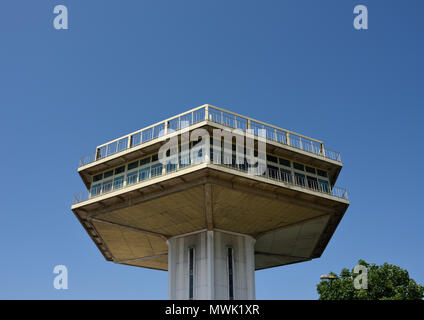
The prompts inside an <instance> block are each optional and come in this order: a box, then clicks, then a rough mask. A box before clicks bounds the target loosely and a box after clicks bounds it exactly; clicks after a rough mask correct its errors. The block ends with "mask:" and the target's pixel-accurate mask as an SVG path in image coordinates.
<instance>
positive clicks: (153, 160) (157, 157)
mask: <svg viewBox="0 0 424 320" xmlns="http://www.w3.org/2000/svg"><path fill="white" fill-rule="evenodd" d="M158 160H159V156H158V154H154V155H153V156H152V162H155V161H158Z"/></svg>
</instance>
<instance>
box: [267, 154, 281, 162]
mask: <svg viewBox="0 0 424 320" xmlns="http://www.w3.org/2000/svg"><path fill="white" fill-rule="evenodd" d="M266 160H267V161H270V162H274V163H278V158H277V157H274V156H271V155H269V154H268V155H267V156H266Z"/></svg>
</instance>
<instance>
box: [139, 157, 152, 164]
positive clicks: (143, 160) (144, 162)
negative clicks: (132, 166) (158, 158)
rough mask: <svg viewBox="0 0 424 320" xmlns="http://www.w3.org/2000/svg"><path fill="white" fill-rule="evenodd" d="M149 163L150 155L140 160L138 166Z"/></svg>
mask: <svg viewBox="0 0 424 320" xmlns="http://www.w3.org/2000/svg"><path fill="white" fill-rule="evenodd" d="M148 163H150V157H147V158H144V159H141V160H140V166H143V165H145V164H148Z"/></svg>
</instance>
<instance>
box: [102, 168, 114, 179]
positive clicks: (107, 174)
mask: <svg viewBox="0 0 424 320" xmlns="http://www.w3.org/2000/svg"><path fill="white" fill-rule="evenodd" d="M111 176H113V170H110V171H108V172H105V173H104V178H105V179H106V178H109V177H111Z"/></svg>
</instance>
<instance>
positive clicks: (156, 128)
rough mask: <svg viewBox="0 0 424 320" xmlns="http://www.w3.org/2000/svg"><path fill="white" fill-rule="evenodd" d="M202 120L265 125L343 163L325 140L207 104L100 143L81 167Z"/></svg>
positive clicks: (279, 139)
mask: <svg viewBox="0 0 424 320" xmlns="http://www.w3.org/2000/svg"><path fill="white" fill-rule="evenodd" d="M201 122H205V123H206V124H207V123H208V122H211V123H216V124H220V125H222V126H224V127H227V128H229V129H239V130H242V131H244V132H246V130H251V131H253V133H254V134H255V135H257V136H258V135H259V133H260V132H259V130H260V129H263V130H264V132H265V134H263V135H261V136H262V137H263V138H266V139H267V140H270V141H273V142H276V143H279V144H281V145H284V146H289V147H293V148H295V149H299V150H302V151H305V152H308V153H311V154H314V155H315V156H318V157H322V158H324V159H329V160H332V161H336V162H338V163H341V157H340V153H339V152H336V151H332V150H329V149H327V148H324V144H323V143H322V142H321V141H319V140H316V139H312V138H309V137H306V136H303V135H301V134H298V133H294V132H291V131H288V130H285V129H282V128H278V127H276V126H273V125H269V124H266V123H264V122H260V121H257V120H254V119H251V118H248V117H245V116H241V115H238V114H236V113H233V112H230V111H227V110H224V109H221V108H218V107H214V106H210V105H203V106H200V107H197V108H194V109H192V110H190V111H187V112H185V113H182V114H180V115H177V116H175V117H172V118H169V119H166V120H164V121H161V122H159V123H157V124H154V125H152V126H149V127H146V128H144V129H141V130H138V131H136V132H133V133H130V134H128V135H126V136H123V137H121V138H118V139H115V140H112V141H110V142H107V143H105V144H103V145H100V146H98V147H97V149H96V151H95V152H93V153H90V154H88V155H86V156H84V157H82V158H81V159H80V162H79V168H81V167H84V166H86V165H89V164H92V163H94V162H96V161H100V160H103V159H106V158H108V157H110V156H112V155H115V154H117V153H120V152H123V151H125V150H128V149H131V148H134V147H136V146H139V145H143V144H145V143H147V142H151V141H154V140H159V138H163V137H166V136H167V135H169V134H170V133H171V132H172V133H173V132H178V131H179V130H182V129H185V128H189V127H191V126H194V125H195V124H199V123H201Z"/></svg>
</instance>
